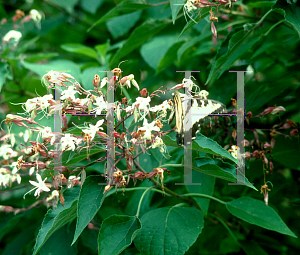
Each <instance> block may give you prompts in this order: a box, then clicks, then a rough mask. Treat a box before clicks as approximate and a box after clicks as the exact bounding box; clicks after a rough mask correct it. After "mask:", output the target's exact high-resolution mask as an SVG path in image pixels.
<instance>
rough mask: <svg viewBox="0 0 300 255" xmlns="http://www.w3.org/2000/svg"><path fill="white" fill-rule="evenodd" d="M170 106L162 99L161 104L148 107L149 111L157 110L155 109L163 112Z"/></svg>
mask: <svg viewBox="0 0 300 255" xmlns="http://www.w3.org/2000/svg"><path fill="white" fill-rule="evenodd" d="M170 109H171V106H170V105H169V103H168V100H165V101H163V103H162V104H159V105H156V106H154V107H151V108H150V111H151V112H157V111H162V112H164V113H167V110H170Z"/></svg>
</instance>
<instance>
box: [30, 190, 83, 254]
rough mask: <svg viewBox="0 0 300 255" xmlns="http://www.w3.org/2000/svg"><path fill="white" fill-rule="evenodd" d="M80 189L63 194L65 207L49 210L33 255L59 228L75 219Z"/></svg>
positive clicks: (59, 206) (59, 205)
mask: <svg viewBox="0 0 300 255" xmlns="http://www.w3.org/2000/svg"><path fill="white" fill-rule="evenodd" d="M79 191H80V187H79V186H74V187H73V188H72V189H67V190H66V191H65V192H64V198H65V207H63V206H62V205H61V204H58V206H57V208H56V209H55V210H52V209H49V210H48V212H47V214H46V215H45V217H44V220H43V223H42V226H41V229H40V230H39V233H38V236H37V239H36V243H35V245H34V251H33V255H35V254H37V253H38V251H39V250H40V249H41V247H42V246H43V244H44V243H45V242H46V241H47V240H48V239H49V237H50V236H51V235H52V234H53V233H54V232H55V231H56V230H58V229H59V228H61V227H62V226H64V225H65V224H67V223H68V222H70V221H72V220H74V219H75V218H76V210H77V202H78V196H79Z"/></svg>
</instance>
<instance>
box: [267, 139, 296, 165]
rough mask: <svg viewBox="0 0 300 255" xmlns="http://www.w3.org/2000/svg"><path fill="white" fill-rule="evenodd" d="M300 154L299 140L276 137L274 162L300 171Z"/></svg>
mask: <svg viewBox="0 0 300 255" xmlns="http://www.w3.org/2000/svg"><path fill="white" fill-rule="evenodd" d="M299 152H300V145H299V139H298V138H295V137H289V138H285V137H284V136H277V137H276V139H275V146H274V149H273V150H272V156H273V160H275V161H277V162H279V163H280V164H282V165H284V166H285V167H289V168H292V169H296V170H300V162H299Z"/></svg>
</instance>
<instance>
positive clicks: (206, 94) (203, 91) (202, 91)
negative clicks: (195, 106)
mask: <svg viewBox="0 0 300 255" xmlns="http://www.w3.org/2000/svg"><path fill="white" fill-rule="evenodd" d="M208 94H209V93H208V92H207V91H206V90H201V91H200V92H199V94H198V95H199V97H201V98H202V99H207V96H208Z"/></svg>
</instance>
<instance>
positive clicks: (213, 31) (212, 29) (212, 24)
mask: <svg viewBox="0 0 300 255" xmlns="http://www.w3.org/2000/svg"><path fill="white" fill-rule="evenodd" d="M211 32H212V33H213V35H214V37H217V29H216V27H215V24H214V22H213V21H212V22H211Z"/></svg>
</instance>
